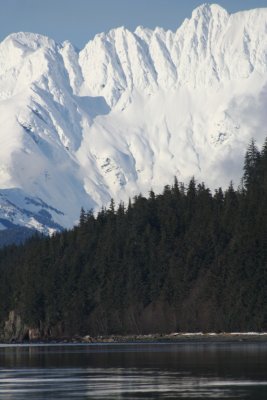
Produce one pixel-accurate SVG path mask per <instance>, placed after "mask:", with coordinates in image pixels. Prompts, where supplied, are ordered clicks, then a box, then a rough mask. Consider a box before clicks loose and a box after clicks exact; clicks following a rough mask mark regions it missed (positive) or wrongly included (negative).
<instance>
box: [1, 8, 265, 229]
mask: <svg viewBox="0 0 267 400" xmlns="http://www.w3.org/2000/svg"><path fill="white" fill-rule="evenodd" d="M266 109H267V8H266V9H255V10H251V11H245V12H240V13H236V14H232V15H229V14H228V13H227V11H226V10H224V9H223V8H221V7H220V6H218V5H209V4H204V5H202V6H200V7H198V8H197V9H196V10H194V11H193V13H192V17H191V18H190V19H186V20H185V21H184V23H183V24H182V26H181V27H180V28H179V29H178V30H177V31H176V32H171V31H165V30H163V29H161V28H156V29H155V30H150V29H146V28H143V27H138V28H137V29H136V30H135V32H130V31H129V30H127V29H125V28H123V27H121V28H117V29H113V30H111V31H110V32H108V33H101V34H99V35H97V36H96V37H95V38H94V39H93V40H91V41H89V42H88V44H87V45H86V46H85V48H84V49H82V50H81V51H78V50H77V49H75V48H74V46H73V45H72V44H71V43H70V42H64V43H62V44H58V43H55V42H54V41H53V40H52V39H49V38H47V37H44V36H41V35H38V34H33V33H14V34H12V35H10V36H8V37H7V38H6V39H5V40H4V41H3V42H2V43H1V44H0V140H1V145H0V228H5V227H7V226H9V224H10V223H13V224H16V225H17V224H18V225H23V226H27V227H36V228H37V229H39V230H41V231H44V232H52V231H53V230H54V229H58V228H59V227H60V226H62V227H70V226H72V225H73V223H74V222H75V221H76V220H77V218H78V216H79V212H80V208H81V206H83V207H84V208H86V209H89V208H91V207H92V208H97V207H99V206H101V205H105V204H107V203H108V202H109V201H110V198H111V197H113V198H114V199H115V201H119V200H127V199H128V198H129V197H131V196H133V195H135V194H138V193H140V192H142V193H144V194H146V193H147V191H148V190H149V189H150V188H153V189H154V190H155V191H159V190H162V187H163V185H165V184H167V183H171V182H172V181H173V177H174V176H175V175H176V176H177V177H178V179H179V180H184V181H187V180H188V179H189V178H190V177H191V176H192V175H195V177H196V178H197V179H199V180H201V181H202V180H205V181H206V182H207V183H208V184H209V185H211V187H213V188H215V187H217V186H218V185H225V186H226V185H227V184H228V183H229V181H230V180H231V179H232V180H234V182H235V183H236V184H238V183H239V179H240V176H241V171H242V163H243V155H244V151H245V148H246V146H247V143H248V141H249V139H250V138H251V137H252V136H253V137H255V138H256V140H257V141H258V143H261V142H262V141H263V139H264V137H265V136H266V135H267V129H266V125H267V112H266Z"/></svg>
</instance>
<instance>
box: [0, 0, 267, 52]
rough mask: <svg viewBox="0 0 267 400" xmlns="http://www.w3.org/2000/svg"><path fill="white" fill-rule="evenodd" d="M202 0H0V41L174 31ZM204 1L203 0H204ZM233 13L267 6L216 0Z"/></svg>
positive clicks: (261, 0) (258, 0)
mask: <svg viewBox="0 0 267 400" xmlns="http://www.w3.org/2000/svg"><path fill="white" fill-rule="evenodd" d="M203 2H205V0H203V1H201V0H0V41H2V40H3V39H4V38H5V37H6V36H7V35H9V34H10V33H13V32H19V31H26V32H36V33H41V34H44V35H47V36H49V37H51V38H53V39H54V40H56V41H57V42H59V43H61V42H63V41H64V40H70V41H71V42H72V43H73V44H74V45H75V46H76V47H77V48H82V47H83V46H84V45H85V44H86V43H87V42H88V41H89V40H90V39H92V38H93V37H94V36H95V35H96V34H97V33H100V32H106V31H108V30H109V29H112V28H116V27H118V26H125V27H126V28H128V29H130V30H134V29H135V28H136V27H137V26H138V25H142V26H144V27H147V28H155V27H156V26H161V27H163V28H165V29H171V30H173V31H175V30H176V29H177V28H178V27H179V26H180V25H181V23H182V22H183V20H184V19H185V18H187V17H188V18H189V17H190V16H191V13H192V10H193V9H194V8H196V7H197V6H199V5H200V4H202V3H203ZM206 2H207V1H206ZM214 2H216V3H217V4H220V5H221V6H222V7H224V8H226V9H227V10H228V12H230V13H233V12H237V11H240V10H246V9H251V8H258V7H267V0H218V1H212V2H211V3H214Z"/></svg>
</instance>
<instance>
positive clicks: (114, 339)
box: [2, 332, 267, 344]
mask: <svg viewBox="0 0 267 400" xmlns="http://www.w3.org/2000/svg"><path fill="white" fill-rule="evenodd" d="M186 342H193V343H231V342H266V343H267V332H231V333H226V332H223V333H213V332H212V333H202V332H192V333H191V332H183V333H181V332H179V333H178V332H177V333H170V334H149V335H110V336H95V337H92V336H90V335H86V336H78V335H77V336H74V337H55V338H49V339H48V338H44V339H42V338H35V339H31V340H29V339H27V340H15V339H12V340H8V341H6V340H4V341H2V344H27V343H29V344H86V343H87V344H94V343H96V344H97V343H98V344H101V343H103V344H107V343H114V344H115V343H140V344H141V343H186Z"/></svg>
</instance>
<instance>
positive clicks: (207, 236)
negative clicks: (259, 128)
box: [0, 140, 267, 338]
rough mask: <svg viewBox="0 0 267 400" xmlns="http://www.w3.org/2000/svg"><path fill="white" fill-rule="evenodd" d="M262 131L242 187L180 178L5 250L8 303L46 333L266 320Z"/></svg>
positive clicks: (266, 148) (3, 302) (1, 319)
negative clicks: (211, 185) (157, 190)
mask: <svg viewBox="0 0 267 400" xmlns="http://www.w3.org/2000/svg"><path fill="white" fill-rule="evenodd" d="M266 206H267V140H266V142H265V143H264V145H263V147H262V149H261V150H259V149H258V148H257V146H256V144H255V142H254V140H252V141H251V142H250V144H249V146H248V148H247V152H246V155H245V160H244V171H243V178H242V181H241V183H240V185H239V187H238V188H234V186H233V184H232V183H230V184H229V187H228V188H227V189H226V190H222V189H221V188H218V189H217V190H215V191H213V192H212V191H211V190H210V189H209V188H207V187H206V186H205V184H204V183H198V182H196V181H195V179H194V178H192V179H191V180H190V182H189V183H188V184H187V185H184V184H183V183H181V182H178V180H177V179H176V178H175V179H174V182H173V183H172V184H171V185H167V186H165V187H164V190H163V192H162V193H161V194H157V195H156V194H155V193H154V192H153V190H151V191H150V193H149V196H148V197H147V198H146V197H143V196H142V195H141V194H140V195H138V196H136V197H134V198H133V199H132V200H130V201H129V203H128V204H127V205H125V204H123V203H121V204H119V205H118V206H116V205H115V204H114V201H111V203H110V206H109V207H108V208H103V209H102V210H100V211H99V212H98V213H97V214H94V213H93V212H92V211H85V210H83V209H82V210H81V214H80V221H79V224H78V226H76V227H74V228H73V229H71V230H66V231H63V232H60V233H56V234H54V235H53V236H52V237H40V236H33V237H31V238H30V239H28V240H27V242H26V244H24V245H16V246H15V245H12V246H7V247H4V248H3V249H1V250H0V331H1V332H3V331H4V327H5V321H7V320H8V318H9V315H10V312H13V313H15V314H16V315H18V316H19V318H20V320H21V321H22V323H23V324H24V325H25V326H28V327H31V328H33V329H38V330H39V331H40V332H41V333H40V334H41V336H42V337H48V338H49V337H63V336H70V335H86V334H89V335H108V334H145V333H168V332H177V331H191V332H192V331H200V330H201V331H203V332H205V331H215V332H222V331H224V332H225V331H251V330H253V331H266V330H267V207H266Z"/></svg>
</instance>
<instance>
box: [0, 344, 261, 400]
mask: <svg viewBox="0 0 267 400" xmlns="http://www.w3.org/2000/svg"><path fill="white" fill-rule="evenodd" d="M0 399H5V400H33V399H34V400H46V399H49V400H51V399H53V400H61V399H64V400H68V399H72V400H73V399H77V400H79V399H80V400H82V399H96V400H100V399H101V400H104V399H109V400H112V399H120V400H122V399H127V400H137V399H139V400H140V399H187V400H189V399H250V400H263V399H264V400H266V399H267V344H263V343H255V344H252V343H251V344H247V343H232V344H223V343H215V344H212V343H205V344H203V343H183V344H162V343H158V344H117V345H114V344H112V345H111V344H107V345H65V346H62V345H54V346H51V345H47V346H37V345H34V346H1V345H0Z"/></svg>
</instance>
